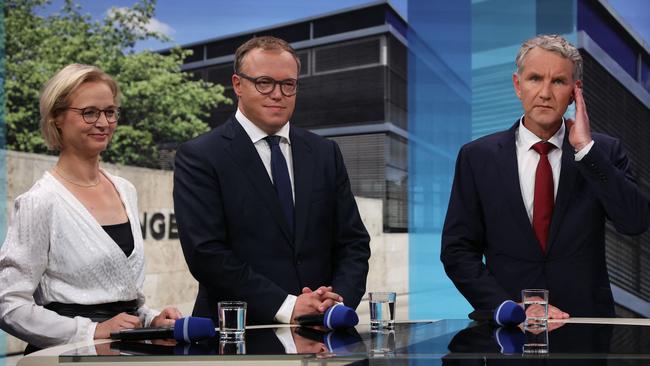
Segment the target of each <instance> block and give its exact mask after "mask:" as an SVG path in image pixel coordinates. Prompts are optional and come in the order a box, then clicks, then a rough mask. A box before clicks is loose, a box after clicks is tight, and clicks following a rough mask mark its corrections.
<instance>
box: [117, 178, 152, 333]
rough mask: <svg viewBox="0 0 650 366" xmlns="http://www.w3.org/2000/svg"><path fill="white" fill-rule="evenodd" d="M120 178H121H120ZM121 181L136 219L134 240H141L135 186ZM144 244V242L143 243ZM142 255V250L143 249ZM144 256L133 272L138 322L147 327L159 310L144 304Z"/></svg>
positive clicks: (124, 180)
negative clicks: (140, 264) (136, 294)
mask: <svg viewBox="0 0 650 366" xmlns="http://www.w3.org/2000/svg"><path fill="white" fill-rule="evenodd" d="M120 179H122V178H120ZM122 181H123V182H124V184H125V190H126V192H127V197H128V205H129V206H130V207H131V211H132V212H133V219H134V220H136V221H137V222H136V224H137V225H135V228H136V232H134V233H133V234H134V240H142V233H141V232H140V231H139V228H140V220H139V217H140V214H139V213H138V192H137V190H136V189H135V186H134V185H133V184H132V183H131V182H129V181H127V180H126V179H122ZM143 245H144V243H143ZM143 255H144V251H143ZM144 261H145V260H144V258H143V263H142V266H139V267H137V270H136V273H135V281H136V283H135V285H136V287H137V292H138V298H137V301H138V317H139V318H140V323H142V326H144V327H148V326H149V325H150V324H151V321H152V320H153V318H155V317H156V316H157V315H158V314H160V311H158V310H154V309H150V308H149V307H147V306H146V305H145V302H146V297H145V295H144V292H143V289H144V279H145V266H144Z"/></svg>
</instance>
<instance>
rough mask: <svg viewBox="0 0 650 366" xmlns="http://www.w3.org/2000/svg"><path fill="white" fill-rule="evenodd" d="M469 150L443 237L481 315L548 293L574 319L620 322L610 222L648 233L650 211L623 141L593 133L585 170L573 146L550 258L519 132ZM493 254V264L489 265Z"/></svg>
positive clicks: (453, 273) (451, 272) (462, 287)
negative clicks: (524, 296)
mask: <svg viewBox="0 0 650 366" xmlns="http://www.w3.org/2000/svg"><path fill="white" fill-rule="evenodd" d="M518 126H519V122H517V123H515V125H514V126H513V127H512V128H510V129H509V130H507V131H504V132H500V133H496V134H493V135H489V136H486V137H483V138H480V139H478V140H476V141H473V142H470V143H468V144H466V145H465V146H463V147H462V149H461V150H460V152H459V154H458V160H457V161H456V173H455V177H454V183H453V187H452V191H451V199H450V202H449V209H448V211H447V217H446V219H445V224H444V228H443V234H442V251H441V260H442V262H443V264H444V267H445V271H446V272H447V275H448V276H449V278H451V280H452V281H453V282H454V284H455V285H456V287H457V288H458V290H459V291H460V292H461V293H462V294H463V296H465V298H467V300H468V301H469V302H470V304H471V305H472V306H473V307H474V308H476V309H495V308H496V307H497V306H498V304H500V303H501V302H503V301H504V300H506V299H511V300H514V301H521V290H522V289H525V288H545V289H548V290H549V303H550V304H552V305H554V306H557V307H558V308H559V309H561V310H563V311H565V312H568V313H569V314H570V315H571V316H574V317H575V316H582V317H585V316H586V317H610V316H614V301H613V297H612V291H611V288H610V284H609V276H608V274H607V266H606V262H605V220H606V218H608V219H610V220H611V221H612V223H613V224H614V227H615V228H616V230H617V231H618V232H620V233H623V234H632V235H633V234H640V233H642V232H644V231H645V230H646V229H647V227H648V221H649V219H648V216H649V214H648V212H649V207H648V206H649V205H648V201H647V200H646V198H644V197H643V196H642V194H641V193H640V192H639V190H638V188H637V186H636V184H635V182H634V179H633V177H632V175H631V173H630V169H629V162H628V159H627V157H626V155H625V153H624V152H623V150H622V148H621V145H620V142H619V141H618V140H616V139H614V138H612V137H609V136H606V135H603V134H598V133H593V134H592V138H593V140H594V142H595V143H594V145H593V147H592V148H591V150H590V151H589V153H588V154H587V155H586V156H585V157H584V158H583V159H582V160H581V161H579V162H576V161H575V160H574V154H575V153H574V150H573V148H572V146H571V145H570V144H569V141H568V135H569V133H568V131H567V133H566V134H565V138H564V143H563V146H562V167H561V172H560V182H559V187H558V190H557V196H556V199H555V208H554V210H553V217H552V221H551V226H550V230H549V239H548V247H547V248H548V249H547V252H546V253H543V252H542V250H541V248H540V246H539V244H538V242H537V240H536V238H535V234H534V231H533V228H532V225H531V223H530V220H529V219H528V215H527V213H526V209H525V207H524V203H523V199H522V196H521V190H520V186H519V173H518V168H517V153H516V147H515V131H516V128H518ZM483 256H485V263H483Z"/></svg>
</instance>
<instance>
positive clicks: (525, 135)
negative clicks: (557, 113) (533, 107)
mask: <svg viewBox="0 0 650 366" xmlns="http://www.w3.org/2000/svg"><path fill="white" fill-rule="evenodd" d="M565 131H566V127H564V117H562V125H560V128H559V129H558V130H557V132H555V134H554V135H553V136H551V138H550V139H548V142H550V143H552V144H553V145H555V147H556V148H558V149H561V148H562V141H564V133H565ZM518 132H519V133H518V134H517V138H518V139H519V143H520V144H521V147H522V149H525V150H530V148H531V147H532V146H533V145H535V144H536V143H538V142H540V141H543V140H542V139H540V138H539V137H537V135H535V134H534V133H532V132H530V130H529V129H528V128H526V126H524V116H521V118H519V131H518Z"/></svg>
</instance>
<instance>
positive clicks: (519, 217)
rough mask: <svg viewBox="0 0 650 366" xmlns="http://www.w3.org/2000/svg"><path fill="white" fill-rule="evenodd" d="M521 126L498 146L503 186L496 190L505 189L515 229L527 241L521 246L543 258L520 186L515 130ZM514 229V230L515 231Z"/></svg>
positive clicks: (507, 134) (510, 132)
mask: <svg viewBox="0 0 650 366" xmlns="http://www.w3.org/2000/svg"><path fill="white" fill-rule="evenodd" d="M518 126H519V121H517V123H516V124H515V125H514V126H513V127H512V128H510V129H509V130H508V133H506V134H504V135H503V136H504V138H502V139H501V141H500V142H499V144H498V146H499V147H498V149H499V150H498V151H497V161H498V162H497V164H498V166H499V173H500V176H501V185H500V187H497V188H496V189H503V191H504V193H505V196H506V200H507V202H508V205H509V206H510V210H511V212H512V217H513V218H514V228H517V229H519V232H520V233H521V234H522V237H523V238H524V239H525V240H524V242H523V243H521V245H526V246H527V247H528V249H529V250H530V252H531V253H530V254H531V255H534V256H542V255H543V253H542V250H541V248H540V246H539V243H538V242H537V238H536V237H535V232H534V231H533V227H532V225H531V223H530V220H529V219H528V213H527V212H526V206H525V205H524V200H523V198H522V196H521V187H520V185H519V166H518V164H517V147H516V144H515V130H516V128H517V127H518ZM514 228H513V229H514Z"/></svg>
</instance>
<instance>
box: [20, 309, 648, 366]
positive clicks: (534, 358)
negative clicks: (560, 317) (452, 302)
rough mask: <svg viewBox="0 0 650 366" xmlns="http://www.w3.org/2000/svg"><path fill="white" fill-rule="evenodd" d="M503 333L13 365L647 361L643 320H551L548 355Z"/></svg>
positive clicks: (205, 348) (346, 338) (231, 347)
mask: <svg viewBox="0 0 650 366" xmlns="http://www.w3.org/2000/svg"><path fill="white" fill-rule="evenodd" d="M278 332H280V333H282V332H284V333H285V335H286V334H288V335H289V337H292V338H293V341H294V342H293V344H294V345H295V353H287V349H288V350H289V352H293V350H292V349H291V347H288V348H285V345H283V343H282V342H281V341H280V338H279V337H278V336H277V335H276V333H278ZM509 334H510V335H514V338H515V339H523V338H522V337H523V332H522V330H521V329H519V328H509V329H506V328H502V329H499V328H498V327H496V326H494V325H492V324H486V323H476V322H472V321H470V320H439V321H430V322H402V323H397V324H396V326H395V329H394V330H393V331H392V332H371V331H370V329H369V327H368V326H367V325H359V326H357V327H356V328H351V329H347V330H337V331H334V332H326V331H324V330H321V329H313V328H298V327H287V326H280V327H276V326H265V327H249V328H247V330H246V339H245V342H242V343H220V342H219V341H218V339H215V340H209V341H203V342H200V343H196V344H191V345H184V344H177V345H174V344H171V342H169V341H167V342H164V341H163V342H158V344H152V343H150V342H118V341H113V342H111V341H97V342H95V344H86V345H83V344H82V345H80V344H74V345H65V346H59V347H53V348H50V349H46V350H43V351H39V352H36V353H33V354H31V355H29V356H26V357H24V358H23V359H21V360H20V362H19V365H21V366H24V365H56V364H58V365H70V366H73V365H74V366H79V365H91V364H92V365H98V364H108V363H116V364H119V365H123V366H126V365H155V364H156V365H157V364H166V365H172V364H173V365H207V364H210V365H228V364H237V365H257V364H259V365H326V364H327V365H330V364H331V365H347V364H353V365H384V364H391V365H393V364H394V365H401V364H404V365H407V364H408V365H420V364H422V365H429V364H434V365H502V364H503V365H511V364H515V365H520V364H521V365H538V364H539V365H542V364H543V365H556V364H557V365H650V321H648V320H647V319H580V318H575V319H571V320H570V321H569V322H566V323H550V324H549V330H548V332H547V337H548V353H547V354H524V353H523V352H522V350H521V347H520V346H521V345H519V347H517V346H514V348H513V346H512V345H510V346H508V345H507V344H505V343H507V342H508V335H509ZM504 335H505V338H504ZM504 339H505V342H504ZM501 343H504V344H505V345H504V344H501ZM515 343H516V342H515Z"/></svg>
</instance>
